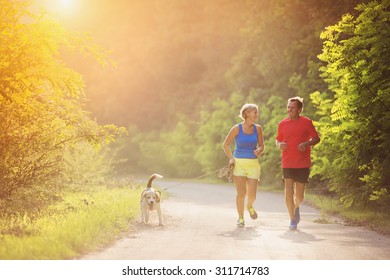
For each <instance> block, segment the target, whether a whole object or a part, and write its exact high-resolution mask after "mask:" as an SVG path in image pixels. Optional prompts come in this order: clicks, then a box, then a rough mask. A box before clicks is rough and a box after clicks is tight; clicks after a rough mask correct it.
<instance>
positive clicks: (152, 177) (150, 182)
mask: <svg viewBox="0 0 390 280" xmlns="http://www.w3.org/2000/svg"><path fill="white" fill-rule="evenodd" d="M162 177H163V176H162V175H160V174H157V173H155V174H153V175H152V176H150V178H149V181H148V185H147V186H146V187H147V188H149V189H150V188H151V187H152V182H153V180H154V179H156V178H158V179H161V178H162Z"/></svg>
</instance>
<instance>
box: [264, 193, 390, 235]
mask: <svg viewBox="0 0 390 280" xmlns="http://www.w3.org/2000/svg"><path fill="white" fill-rule="evenodd" d="M260 190H262V191H266V192H267V191H268V192H281V193H283V192H284V190H283V188H275V187H273V186H271V185H265V186H263V185H261V186H260ZM304 203H306V204H309V205H310V206H312V207H315V208H317V209H319V210H320V211H321V216H320V218H318V219H317V220H315V222H317V223H321V224H327V223H333V222H335V220H336V221H337V220H342V221H343V222H344V223H345V224H346V225H351V226H352V225H353V226H363V227H365V228H369V229H371V230H374V231H376V232H378V233H380V234H383V235H390V213H386V212H378V211H372V210H367V209H365V208H363V207H349V208H346V207H344V206H343V205H341V204H340V203H339V201H338V199H337V197H334V196H333V197H332V196H329V195H324V194H322V193H321V192H320V191H318V190H317V191H315V190H311V189H307V190H306V193H305V201H304Z"/></svg>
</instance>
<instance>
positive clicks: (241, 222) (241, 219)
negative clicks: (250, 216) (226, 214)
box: [237, 217, 245, 227]
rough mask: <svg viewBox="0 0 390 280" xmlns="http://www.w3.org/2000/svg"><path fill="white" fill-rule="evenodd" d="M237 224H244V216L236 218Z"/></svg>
mask: <svg viewBox="0 0 390 280" xmlns="http://www.w3.org/2000/svg"><path fill="white" fill-rule="evenodd" d="M237 226H238V227H243V226H245V221H244V218H242V217H239V218H238V220H237Z"/></svg>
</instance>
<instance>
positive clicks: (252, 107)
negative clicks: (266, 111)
mask: <svg viewBox="0 0 390 280" xmlns="http://www.w3.org/2000/svg"><path fill="white" fill-rule="evenodd" d="M253 110H259V108H258V107H257V105H256V104H252V103H247V104H244V105H243V106H242V108H241V110H240V114H239V115H238V116H239V117H240V118H241V119H243V120H244V121H245V119H246V117H247V115H246V113H247V112H251V111H253Z"/></svg>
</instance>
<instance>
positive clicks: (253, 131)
mask: <svg viewBox="0 0 390 280" xmlns="http://www.w3.org/2000/svg"><path fill="white" fill-rule="evenodd" d="M258 114H259V112H258V108H257V105H255V104H245V105H244V106H242V108H241V111H240V118H241V119H242V120H243V122H241V123H239V124H236V125H234V126H233V127H232V128H231V129H230V131H229V133H228V135H227V136H226V138H225V141H224V142H223V150H224V152H225V154H226V155H227V157H228V158H229V164H233V165H234V171H233V181H234V184H235V186H236V190H237V195H236V207H237V212H238V221H237V226H240V227H243V226H244V225H245V221H244V209H245V197H246V196H247V197H248V199H247V205H246V208H247V210H248V212H249V214H250V217H251V218H252V219H256V218H257V213H256V211H255V209H254V208H253V203H254V202H255V200H256V194H257V184H258V181H259V179H260V164H259V160H258V157H259V156H260V155H261V154H262V153H263V152H264V139H263V129H262V127H261V126H260V125H258V124H256V122H257V120H258V116H259V115H258ZM233 141H235V149H234V153H232V151H231V149H230V145H231V144H232V143H233Z"/></svg>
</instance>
